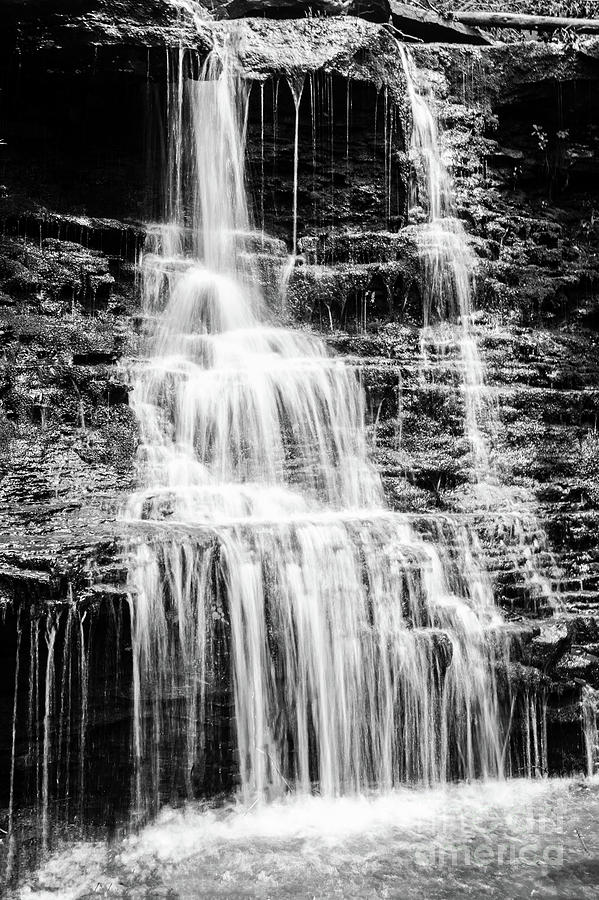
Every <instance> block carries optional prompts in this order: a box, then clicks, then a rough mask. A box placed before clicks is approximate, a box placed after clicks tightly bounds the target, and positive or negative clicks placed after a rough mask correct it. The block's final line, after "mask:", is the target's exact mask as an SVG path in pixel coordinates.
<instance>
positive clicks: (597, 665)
mask: <svg viewBox="0 0 599 900" xmlns="http://www.w3.org/2000/svg"><path fill="white" fill-rule="evenodd" d="M556 674H557V675H559V676H560V677H562V678H568V679H572V680H576V681H579V682H584V683H586V684H589V685H590V686H591V687H593V688H598V687H599V656H596V655H595V654H593V653H588V652H587V651H586V650H585V649H583V648H573V649H572V650H571V651H569V652H568V653H566V654H565V655H564V656H563V657H562V658H561V659H560V661H559V663H558V664H557V666H556Z"/></svg>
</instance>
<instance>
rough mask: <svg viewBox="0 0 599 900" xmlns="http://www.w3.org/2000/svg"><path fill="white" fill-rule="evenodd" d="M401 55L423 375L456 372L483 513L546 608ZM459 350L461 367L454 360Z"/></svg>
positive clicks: (433, 126)
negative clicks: (489, 513) (495, 447)
mask: <svg viewBox="0 0 599 900" xmlns="http://www.w3.org/2000/svg"><path fill="white" fill-rule="evenodd" d="M397 47H398V50H399V54H400V58H401V62H402V66H403V70H404V74H405V78H406V86H407V95H408V99H409V102H410V107H411V111H412V120H413V128H412V156H413V162H414V165H415V168H416V173H417V177H416V188H417V197H413V200H416V199H417V200H418V201H419V202H420V203H421V204H422V205H423V206H424V208H425V210H426V213H427V222H426V225H425V226H424V227H423V228H421V230H420V232H419V241H420V248H421V251H422V256H423V277H422V283H423V304H424V325H425V327H424V329H423V336H422V342H421V350H422V356H423V371H424V373H426V372H427V371H429V370H433V371H434V369H435V368H436V367H437V366H439V365H441V366H442V367H443V366H444V367H447V368H448V369H449V370H454V369H456V368H457V370H458V372H459V374H460V376H461V388H462V393H463V397H464V426H465V433H466V437H467V439H468V443H469V446H470V450H471V455H472V470H473V476H474V488H475V491H476V494H477V497H478V500H479V501H480V503H481V505H482V506H483V507H486V508H487V509H491V508H492V509H493V510H494V511H495V512H496V514H497V522H498V523H505V534H504V537H505V536H508V537H509V538H511V541H512V543H513V544H514V549H513V555H514V557H515V566H516V567H517V568H519V569H520V570H521V571H520V575H521V576H522V575H523V576H524V577H525V578H526V581H527V586H528V590H529V592H530V594H531V596H532V597H533V602H535V603H536V601H537V598H538V597H541V598H542V599H543V600H544V601H546V600H547V598H550V597H551V595H552V588H551V582H550V579H549V578H547V577H546V576H545V575H544V574H543V573H542V571H541V570H540V568H539V564H538V560H537V556H538V555H539V554H541V555H542V553H543V551H545V550H546V543H547V539H546V535H545V534H544V532H543V529H542V527H541V526H540V523H539V522H538V521H537V519H536V517H535V516H534V514H532V513H531V512H530V510H527V509H525V508H524V506H523V505H522V503H521V502H520V501H519V499H518V498H516V497H515V496H514V495H513V492H512V491H511V490H510V489H509V488H508V487H506V486H504V485H502V484H500V481H499V478H498V476H497V472H496V469H495V466H494V464H493V460H492V456H491V451H490V448H489V443H488V438H487V435H486V434H485V431H487V432H488V431H490V432H491V433H492V432H493V431H495V430H496V429H497V426H498V414H497V411H496V410H493V409H492V408H491V402H490V399H489V396H488V393H487V392H486V390H485V373H484V365H483V361H482V359H481V355H480V352H479V349H478V345H477V340H476V336H475V333H474V331H473V328H472V319H473V311H474V304H473V272H474V260H473V257H472V251H471V249H470V246H469V243H468V240H467V237H466V234H465V231H464V227H463V225H462V223H461V222H460V220H459V219H458V218H456V216H455V213H454V211H453V202H452V185H451V178H450V176H449V173H448V170H447V167H446V166H445V163H444V162H443V158H442V151H441V143H440V140H439V130H438V126H437V122H436V119H435V116H434V114H433V111H432V106H431V104H430V103H429V102H428V100H427V99H426V97H425V96H424V94H423V93H421V92H420V91H419V90H418V89H417V87H416V82H415V76H416V68H415V65H414V62H413V60H412V57H411V56H410V54H409V51H408V50H407V49H406V48H405V47H404V46H403V45H402V44H400V43H398V44H397ZM439 323H441V324H439ZM456 344H457V352H458V355H459V362H458V364H457V366H456V362H455V360H452V359H451V353H452V350H453V349H455V347H456ZM431 353H432V355H433V359H431V358H430V354H431ZM485 426H486V427H485Z"/></svg>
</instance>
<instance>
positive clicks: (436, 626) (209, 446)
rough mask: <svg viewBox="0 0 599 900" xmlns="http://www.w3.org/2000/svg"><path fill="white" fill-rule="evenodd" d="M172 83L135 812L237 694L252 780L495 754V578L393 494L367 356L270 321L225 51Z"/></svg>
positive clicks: (138, 636)
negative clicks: (361, 367)
mask: <svg viewBox="0 0 599 900" xmlns="http://www.w3.org/2000/svg"><path fill="white" fill-rule="evenodd" d="M181 62H182V61H181V60H180V67H181ZM173 82H174V83H173V90H172V96H171V103H170V110H169V115H170V118H169V132H170V159H169V174H168V184H167V192H166V195H167V221H166V222H165V224H164V225H163V226H161V227H159V228H158V229H157V230H156V232H155V233H154V235H153V236H152V238H151V243H150V246H149V248H148V252H147V253H146V254H145V256H144V261H143V270H144V279H143V284H144V304H145V308H146V310H147V311H148V314H149V315H151V316H152V317H154V318H153V321H154V323H155V324H154V326H153V336H152V338H151V341H150V344H149V348H148V356H147V358H146V359H144V360H141V361H140V363H139V366H138V370H137V380H136V385H135V391H134V395H133V408H134V410H135V412H136V414H137V416H138V419H139V423H140V430H141V437H142V444H141V448H140V453H139V469H140V482H141V484H140V489H139V491H138V492H137V493H136V494H135V495H134V496H133V497H132V498H131V501H130V504H129V511H128V516H129V519H130V521H131V523H132V524H133V525H137V535H136V536H134V537H133V538H132V562H131V568H130V584H131V610H132V620H133V657H134V683H135V722H136V725H135V753H136V757H137V762H138V804H139V807H140V810H141V809H144V808H147V807H148V806H152V805H157V804H158V803H159V802H160V800H161V799H164V798H165V797H166V798H168V796H169V795H170V794H171V793H173V792H176V790H179V791H180V790H181V789H183V790H184V792H186V793H187V794H191V793H193V790H194V783H195V781H196V780H197V779H198V778H201V777H202V774H203V773H204V771H205V769H206V766H208V767H210V765H211V753H212V754H214V752H215V751H214V743H215V742H216V743H218V746H219V749H218V750H217V751H216V752H217V755H218V753H221V754H222V753H223V740H224V741H225V744H226V741H227V737H226V736H225V737H224V738H223V737H222V735H220V736H219V733H215V731H214V728H215V726H214V721H215V719H218V718H219V716H220V717H221V718H222V717H223V715H224V713H223V712H222V711H221V712H219V710H222V708H223V705H225V706H226V704H227V703H230V702H232V706H233V709H232V722H231V735H230V737H229V738H228V739H229V740H230V741H232V742H233V744H234V745H235V748H236V758H237V760H238V768H239V778H240V782H241V791H242V795H243V796H244V797H246V798H248V799H249V798H263V797H272V796H274V795H276V794H279V793H281V792H285V791H287V790H289V789H291V788H293V789H294V790H296V791H301V792H306V793H307V792H309V791H310V790H312V789H314V788H316V789H317V790H318V791H319V792H320V793H321V794H323V795H328V796H334V795H337V794H339V793H342V792H347V791H350V792H353V791H360V790H363V789H364V788H366V787H369V786H377V787H378V788H381V789H389V788H391V787H392V786H394V785H396V784H398V783H399V782H402V781H415V780H417V781H421V782H425V783H431V782H438V781H442V780H444V779H446V778H449V777H451V776H459V777H466V778H472V777H474V776H477V775H483V776H490V775H498V774H500V773H501V772H502V771H503V756H504V752H505V747H504V735H503V734H502V731H501V727H500V715H499V708H498V697H497V688H496V684H495V674H494V672H495V668H496V665H497V662H498V661H499V660H501V661H504V656H505V648H504V642H503V640H502V638H501V634H500V631H499V630H498V629H500V626H501V617H500V615H499V613H498V611H497V610H496V608H495V607H494V605H493V600H492V595H491V592H490V589H489V586H488V582H487V579H486V577H485V576H484V573H483V572H481V571H480V569H479V568H478V567H477V564H476V562H475V559H474V556H473V554H472V553H471V552H470V549H469V546H468V542H467V541H464V540H463V539H462V538H461V536H460V535H459V534H457V533H456V534H455V535H453V536H452V540H451V541H448V542H447V544H445V543H444V542H441V543H440V544H438V545H434V544H433V543H431V542H428V541H425V540H423V539H422V538H421V537H419V536H418V535H417V534H416V532H415V531H414V529H413V528H412V526H411V525H410V523H409V521H408V519H407V518H406V517H402V516H399V515H394V514H391V513H390V512H389V511H387V510H386V508H385V503H384V499H383V492H382V487H381V483H380V479H379V477H378V475H377V474H376V472H375V470H374V469H373V468H372V466H371V465H370V463H369V462H368V458H367V445H366V439H365V430H364V423H363V415H364V399H363V396H362V392H361V389H360V388H359V386H358V383H357V381H356V379H355V376H354V374H353V372H352V371H351V370H350V369H349V368H346V367H345V366H344V365H343V363H342V361H341V360H339V359H336V358H334V357H331V356H329V354H328V353H327V351H326V348H325V347H324V345H323V344H322V343H321V342H320V341H319V340H317V339H316V338H314V337H311V336H309V335H306V334H302V333H300V332H298V331H295V332H290V331H286V330H284V329H281V328H278V327H276V325H275V324H273V323H272V322H271V319H270V315H269V313H268V311H267V310H266V309H265V307H264V303H263V301H262V298H261V296H260V293H259V291H258V289H257V287H256V285H257V279H256V278H255V276H254V273H253V270H252V264H251V254H250V253H249V252H248V251H249V249H251V244H252V240H253V238H252V231H251V225H250V217H249V214H248V210H247V205H246V194H245V187H244V173H243V162H244V142H243V138H244V125H243V123H244V121H245V102H246V100H247V95H246V91H245V90H244V86H243V84H242V83H241V82H240V81H239V80H238V79H237V77H236V75H235V72H234V60H233V58H232V57H231V56H230V55H229V54H227V53H224V54H222V55H221V58H218V57H217V56H216V55H212V56H211V57H210V58H209V59H208V61H207V63H206V65H205V66H204V69H203V71H202V73H201V76H200V78H199V80H198V81H191V80H190V81H185V80H183V79H182V77H175V78H174V80H173ZM134 530H135V529H134ZM216 695H218V702H217V700H215V696H216ZM215 704H216V706H215ZM218 704H220V706H219V705H218ZM217 731H218V729H217ZM215 734H216V736H215ZM219 742H220V743H219ZM211 748H212V749H211ZM212 762H214V760H212ZM173 772H175V773H176V774H175V775H173ZM175 778H177V788H176V789H175V788H174V787H173V784H174V779H175Z"/></svg>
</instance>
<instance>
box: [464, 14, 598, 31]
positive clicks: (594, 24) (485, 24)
mask: <svg viewBox="0 0 599 900" xmlns="http://www.w3.org/2000/svg"><path fill="white" fill-rule="evenodd" d="M452 16H453V18H454V20H455V21H456V22H460V23H461V24H462V25H469V26H472V27H477V28H515V29H518V30H519V31H557V30H558V29H559V28H570V29H572V30H573V31H579V32H584V33H585V34H599V19H572V18H569V17H568V16H533V15H525V14H524V13H508V12H454V13H452Z"/></svg>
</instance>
